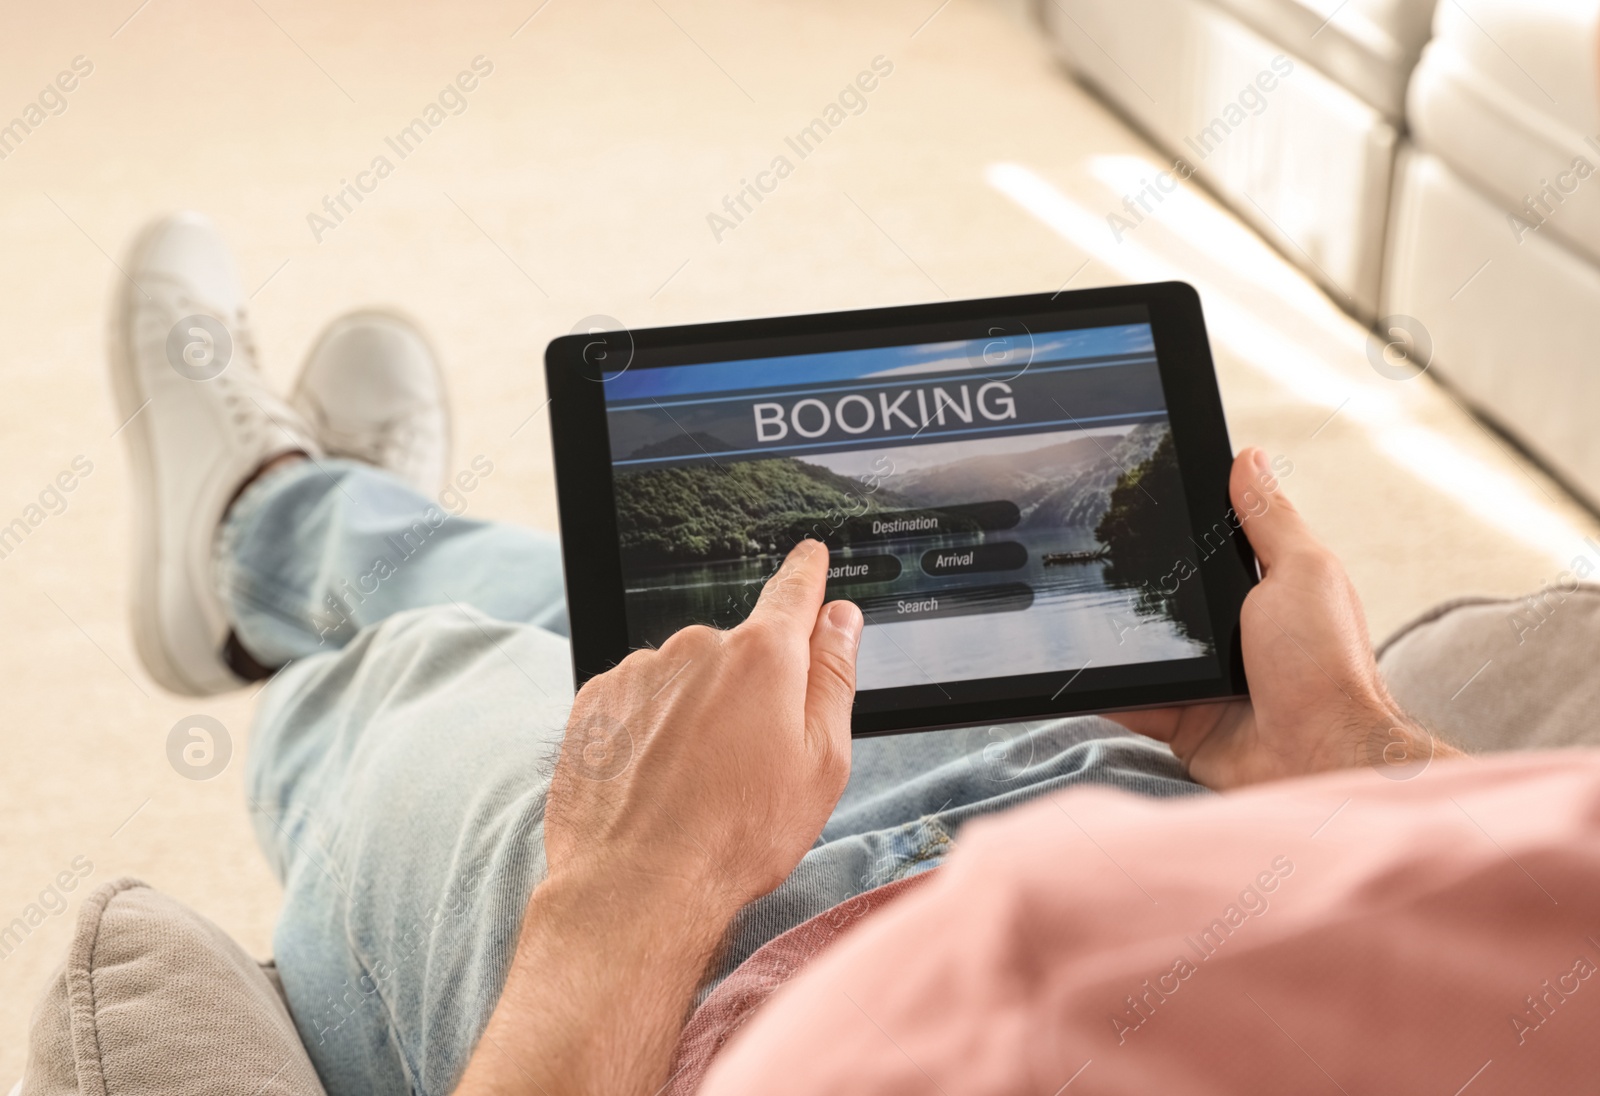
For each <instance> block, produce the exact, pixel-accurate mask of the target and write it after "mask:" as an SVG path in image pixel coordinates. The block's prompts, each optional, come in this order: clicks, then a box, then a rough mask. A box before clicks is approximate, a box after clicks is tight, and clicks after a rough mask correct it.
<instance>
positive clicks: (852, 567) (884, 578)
mask: <svg viewBox="0 0 1600 1096" xmlns="http://www.w3.org/2000/svg"><path fill="white" fill-rule="evenodd" d="M899 577H900V560H899V559H897V558H896V557H894V556H834V557H833V558H831V559H829V560H828V585H830V586H842V585H846V584H849V583H854V582H892V581H894V580H895V579H897V578H899Z"/></svg>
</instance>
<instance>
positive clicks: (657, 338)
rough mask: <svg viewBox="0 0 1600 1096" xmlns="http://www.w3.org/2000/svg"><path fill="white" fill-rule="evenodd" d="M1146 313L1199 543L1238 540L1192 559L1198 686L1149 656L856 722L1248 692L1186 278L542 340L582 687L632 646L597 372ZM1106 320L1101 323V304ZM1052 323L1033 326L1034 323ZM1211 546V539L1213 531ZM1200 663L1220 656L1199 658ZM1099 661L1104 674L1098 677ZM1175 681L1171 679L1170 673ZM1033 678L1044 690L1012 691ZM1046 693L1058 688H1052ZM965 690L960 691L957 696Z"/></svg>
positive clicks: (875, 728) (880, 729)
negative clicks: (1210, 643)
mask: <svg viewBox="0 0 1600 1096" xmlns="http://www.w3.org/2000/svg"><path fill="white" fill-rule="evenodd" d="M1141 306H1142V308H1143V309H1144V311H1145V313H1146V316H1145V318H1146V319H1147V321H1148V322H1149V324H1150V327H1151V330H1152V333H1153V336H1154V341H1155V346H1156V359H1157V363H1158V369H1159V371H1160V374H1161V382H1162V387H1163V389H1164V390H1165V393H1166V402H1167V410H1168V421H1169V424H1170V427H1171V430H1172V438H1173V444H1174V447H1175V448H1176V449H1177V451H1178V455H1179V469H1180V474H1181V477H1182V482H1183V487H1184V491H1185V493H1186V495H1187V503H1188V508H1189V513H1190V520H1191V525H1192V526H1193V531H1194V535H1195V538H1196V541H1197V543H1198V542H1199V541H1201V540H1203V539H1206V534H1207V533H1212V534H1213V535H1214V534H1215V532H1216V530H1217V529H1218V527H1219V526H1220V527H1222V528H1224V529H1226V532H1227V547H1226V548H1223V549H1219V550H1216V551H1214V552H1212V553H1210V554H1209V555H1205V554H1200V553H1197V554H1200V555H1201V558H1200V559H1199V560H1197V561H1195V562H1196V563H1197V564H1198V570H1199V574H1200V577H1201V581H1202V583H1203V584H1204V589H1205V594H1206V599H1207V602H1208V605H1209V606H1210V608H1211V616H1212V626H1213V630H1214V632H1213V634H1214V635H1215V637H1216V639H1215V644H1216V651H1217V654H1216V660H1215V666H1216V668H1217V669H1219V670H1220V672H1212V673H1208V674H1206V675H1205V676H1204V677H1202V678H1199V679H1193V680H1169V681H1165V682H1160V683H1151V682H1149V681H1148V680H1145V679H1146V678H1148V675H1149V673H1150V668H1151V667H1162V666H1167V667H1169V668H1173V669H1174V672H1177V673H1181V672H1183V667H1184V665H1185V663H1139V664H1133V665H1130V666H1120V667H1105V668H1094V667H1091V668H1090V669H1089V670H1085V671H1082V672H1081V673H1082V677H1081V679H1080V680H1081V682H1082V683H1081V685H1080V684H1079V682H1078V681H1076V680H1075V681H1072V682H1070V683H1069V684H1065V685H1063V682H1065V681H1066V679H1067V678H1068V677H1069V676H1070V675H1069V674H1068V673H1066V672H1062V673H1056V674H1036V675H1028V676H1026V677H1007V678H990V679H983V680H978V681H966V682H945V683H942V684H940V685H931V686H924V685H918V686H908V687H904V688H896V689H878V690H872V691H869V692H863V693H861V694H860V695H859V696H858V697H857V704H856V710H855V713H854V716H853V718H852V724H851V726H852V732H853V733H854V734H856V735H858V736H864V735H873V734H894V733H900V732H904V731H912V730H936V729H941V728H948V727H963V726H981V725H983V724H991V723H1006V722H1013V721H1016V720H1024V719H1038V718H1046V717H1056V716H1065V715H1078V714H1084V713H1088V712H1108V711H1125V710H1132V709H1138V708H1153V707H1166V706H1172V705H1180V704H1192V703H1202V702H1207V701H1215V700H1222V699H1230V698H1236V697H1243V696H1245V695H1247V684H1246V681H1245V673H1244V659H1243V655H1242V652H1241V649H1240V639H1239V612H1240V610H1241V608H1242V606H1243V603H1244V598H1245V596H1246V595H1247V594H1248V593H1249V591H1250V588H1251V587H1252V586H1253V585H1254V584H1255V582H1256V581H1257V572H1256V565H1255V556H1254V553H1253V552H1252V551H1251V549H1250V544H1249V541H1248V540H1247V539H1246V538H1245V535H1244V533H1243V531H1242V529H1241V528H1240V527H1239V522H1238V521H1237V520H1235V519H1233V518H1232V514H1233V510H1232V508H1231V504H1230V503H1229V499H1228V476H1229V471H1230V468H1231V465H1232V460H1233V451H1232V447H1231V444H1230V443H1229V440H1228V427H1227V421H1226V419H1225V418H1224V417H1223V412H1222V399H1221V395H1220V393H1219V392H1218V389H1217V381H1216V372H1215V368H1214V366H1213V363H1212V359H1211V348H1210V344H1209V342H1208V340H1207V337H1206V329H1205V320H1204V316H1203V313H1202V311H1201V305H1200V298H1199V295H1198V294H1197V293H1196V292H1195V290H1194V289H1193V287H1191V286H1189V285H1187V284H1186V283H1183V282H1162V283H1156V284H1150V285H1134V286H1115V287H1108V288H1103V289H1082V290H1073V291H1070V292H1062V293H1056V294H1036V295H1029V296H1020V297H999V298H992V299H987V300H972V301H953V302H950V303H945V304H926V305H906V306H900V307H893V308H873V309H863V310H860V311H853V312H835V313H821V314H816V315H806V316H782V317H776V318H771V319H756V320H734V321H730V322H724V323H708V324H691V325H685V326H679V327H656V328H646V329H643V330H636V331H630V330H618V331H609V332H596V333H588V334H584V333H579V334H574V335H566V336H563V337H561V338H558V339H555V340H553V341H552V342H551V343H550V345H549V347H548V348H547V349H546V350H545V377H546V383H547V385H548V389H547V391H548V394H549V397H550V411H551V438H552V445H553V447H554V451H555V471H556V495H557V505H558V509H559V513H560V519H561V533H562V558H563V561H564V563H565V567H566V590H567V605H568V616H569V618H570V621H571V634H572V659H573V673H574V677H575V680H576V683H577V684H578V685H579V686H582V684H583V683H584V682H585V681H587V680H588V679H589V678H591V677H593V676H595V675H596V674H599V673H603V672H605V671H606V670H608V669H610V668H611V667H612V666H615V665H616V664H617V663H618V662H620V661H621V660H622V659H623V658H624V657H626V656H627V654H628V653H629V643H628V629H627V619H626V613H625V608H624V597H623V574H622V558H621V551H620V548H619V543H618V535H617V514H616V506H615V502H614V496H613V493H612V492H613V488H612V469H611V453H610V442H609V438H608V434H607V426H606V408H605V389H604V382H603V381H602V379H601V378H602V374H605V373H614V372H617V371H618V370H619V369H621V368H624V367H626V368H629V369H649V368H656V367H660V366H668V365H679V364H688V363H691V362H709V361H728V360H738V359H745V358H756V357H764V356H773V355H777V354H796V353H808V352H815V351H819V350H846V349H859V348H864V347H872V346H896V345H903V344H909V343H918V342H935V341H941V340H948V339H957V338H971V339H984V338H991V337H993V336H994V334H995V333H996V331H997V330H998V331H1002V332H1005V333H1008V334H1014V333H1017V332H1020V331H1023V330H1025V329H1028V328H1031V329H1033V330H1039V331H1043V330H1062V329H1067V328H1075V327H1089V326H1098V325H1100V324H1104V323H1108V322H1117V320H1118V317H1117V315H1116V314H1117V313H1119V312H1121V313H1124V316H1123V317H1122V318H1124V319H1125V318H1126V316H1127V315H1128V313H1127V310H1128V309H1130V308H1139V307H1141ZM1096 313H1101V314H1109V316H1107V315H1101V316H1099V317H1097V316H1096V315H1095V314H1096ZM1041 320H1042V321H1043V322H1044V324H1046V325H1052V324H1053V325H1054V326H1053V327H1051V326H1038V327H1034V326H1033V322H1037V321H1041ZM1206 543H1208V544H1209V543H1210V541H1209V540H1206ZM1194 661H1195V662H1200V661H1210V660H1198V659H1197V660H1194ZM1097 670H1098V672H1096V671H1097ZM1168 676H1171V675H1168ZM1033 686H1037V687H1038V692H1037V694H1036V695H1031V696H1029V695H1025V696H1020V697H1019V696H1016V695H1006V694H1014V693H1015V692H1016V691H1017V690H1018V689H1028V688H1031V687H1033ZM1048 688H1055V689H1058V691H1057V692H1055V694H1054V695H1053V696H1047V695H1046V691H1047V689H1048ZM952 690H954V692H952Z"/></svg>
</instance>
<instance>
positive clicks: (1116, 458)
mask: <svg viewBox="0 0 1600 1096" xmlns="http://www.w3.org/2000/svg"><path fill="white" fill-rule="evenodd" d="M1166 435H1167V425H1166V423H1143V424H1141V425H1139V426H1135V427H1134V428H1133V429H1132V430H1130V431H1128V432H1127V433H1126V434H1124V435H1123V436H1122V437H1120V438H1118V437H1112V436H1099V435H1097V436H1091V437H1080V438H1074V439H1072V440H1071V441H1067V442H1062V443H1061V444H1060V445H1051V446H1047V447H1045V448H1043V449H1033V450H1028V451H1026V452H1022V453H998V454H991V455H987V456H979V457H968V458H966V459H964V460H959V461H953V462H951V463H949V464H941V465H938V466H936V467H933V468H925V469H920V470H918V471H916V472H908V473H905V474H903V475H900V476H896V477H894V478H893V479H892V480H891V481H890V483H891V485H892V486H893V487H894V489H895V491H896V492H898V493H899V494H901V495H904V496H906V497H907V498H909V499H911V500H912V501H913V502H915V503H917V504H918V505H922V506H940V505H944V506H948V505H950V504H952V503H958V502H978V501H983V500H987V499H1010V500H1011V501H1013V502H1015V503H1016V504H1017V505H1018V507H1020V508H1021V510H1022V526H1021V527H1022V528H1024V529H1040V528H1047V529H1081V530H1084V531H1085V532H1087V533H1091V534H1092V532H1093V530H1094V527H1095V525H1096V523H1098V522H1099V520H1100V518H1101V516H1102V515H1104V514H1105V512H1106V508H1107V507H1109V506H1110V505H1111V492H1112V490H1114V489H1115V488H1116V486H1117V479H1118V477H1120V476H1122V475H1123V474H1125V473H1126V472H1127V471H1128V470H1130V469H1132V468H1134V467H1136V466H1137V465H1139V464H1141V463H1142V462H1144V461H1145V460H1147V459H1149V457H1150V455H1151V454H1152V453H1154V452H1155V450H1156V446H1157V445H1159V444H1160V443H1161V439H1162V438H1163V437H1165V436H1166Z"/></svg>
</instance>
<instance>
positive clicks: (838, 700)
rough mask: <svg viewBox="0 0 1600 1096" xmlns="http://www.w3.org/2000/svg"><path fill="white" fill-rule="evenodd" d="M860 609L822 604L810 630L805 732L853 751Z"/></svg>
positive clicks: (838, 602) (860, 621)
mask: <svg viewBox="0 0 1600 1096" xmlns="http://www.w3.org/2000/svg"><path fill="white" fill-rule="evenodd" d="M861 625H862V620H861V610H860V609H859V608H857V607H856V606H855V605H854V604H853V603H851V602H848V601H835V602H831V603H829V604H827V605H824V606H823V607H822V611H821V612H820V613H818V614H817V623H816V626H815V627H814V628H812V630H811V674H810V676H809V677H808V678H807V680H806V733H807V734H808V735H810V736H812V737H814V738H816V739H831V740H832V741H833V744H834V746H835V747H837V748H840V749H842V750H844V752H845V755H846V756H849V752H850V705H851V704H852V703H854V701H855V697H856V649H857V648H858V647H859V646H860V643H861Z"/></svg>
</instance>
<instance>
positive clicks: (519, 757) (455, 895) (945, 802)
mask: <svg viewBox="0 0 1600 1096" xmlns="http://www.w3.org/2000/svg"><path fill="white" fill-rule="evenodd" d="M216 563H217V569H216V570H217V581H218V588H219V592H220V593H221V595H222V596H223V598H224V599H225V602H226V604H227V605H228V606H229V610H230V616H231V619H232V621H233V624H234V627H235V630H236V632H237V635H238V637H239V639H240V641H241V642H242V644H243V646H244V647H245V649H246V650H248V651H249V652H251V653H252V654H254V655H255V656H256V658H257V659H258V660H260V661H261V662H263V663H266V664H267V665H279V664H284V663H287V665H286V667H285V668H284V669H283V670H282V671H281V672H279V673H278V675H277V676H276V678H274V680H273V681H272V682H271V684H270V685H269V686H268V687H267V689H266V690H265V692H264V694H263V700H262V703H261V706H260V710H259V712H258V714H257V716H256V722H255V727H254V730H253V732H252V737H251V742H250V750H249V760H248V770H247V789H248V795H249V800H250V810H251V815H252V818H253V820H254V824H255V827H256V832H257V834H258V836H259V839H260V841H261V845H262V848H263V849H264V850H265V851H266V855H267V857H268V859H269V860H270V861H271V863H272V866H273V868H274V870H275V871H276V872H277V874H278V876H279V878H280V879H281V880H282V882H283V887H284V905H283V913H282V916H281V918H280V920H279V922H278V926H277V930H276V933H275V938H274V949H275V951H276V958H277V963H278V970H279V973H280V975H281V976H282V979H283V986H284V990H285V992H286V994H287V996H288V1000H289V1006H290V1010H291V1011H292V1013H293V1015H294V1020H295V1023H296V1025H297V1026H298V1028H299V1031H300V1034H301V1036H302V1038H303V1039H304V1041H305V1044H306V1047H307V1049H308V1050H309V1052H310V1054H311V1059H312V1061H313V1062H314V1063H315V1064H316V1067H317V1071H318V1073H319V1074H321V1077H322V1080H323V1083H324V1084H325V1085H326V1087H327V1090H328V1092H329V1093H330V1094H331V1096H345V1094H347V1093H348V1094H355V1093H363V1094H365V1093H372V1092H378V1093H402V1092H417V1093H426V1094H429V1096H443V1094H444V1093H447V1092H449V1091H450V1089H451V1088H452V1086H453V1085H454V1084H455V1083H456V1081H457V1079H458V1078H459V1077H460V1074H461V1071H462V1070H463V1069H464V1068H465V1066H466V1062H467V1059H468V1057H469V1056H470V1054H471V1052H472V1049H473V1046H474V1044H475V1042H476V1040H477V1038H478V1036H479V1034H480V1033H481V1032H482V1030H483V1028H484V1025H485V1023H486V1022H487V1020H488V1017H489V1014H490V1012H491V1011H492V1010H493V1008H494V1006H495V1002H496V1000H497V999H498V997H499V994H500V989H501V986H502V985H503V984H504V980H505V976H506V972H507V968H508V966H509V964H510V961H511V957H512V953H513V950H514V947H515V944H516V940H517V935H518V931H519V928H520V925H521V921H522V916H523V911H524V909H525V907H526V905H527V901H528V896H529V893H530V892H531V891H532V889H533V887H534V886H535V884H537V883H538V882H539V880H540V879H541V878H543V876H544V872H545V857H544V842H543V830H542V819H543V809H544V797H545V791H546V789H547V787H548V786H549V781H550V774H551V771H552V768H553V766H554V764H555V760H556V756H557V754H558V752H559V750H560V746H561V739H562V732H563V727H564V725H565V722H566V718H567V714H568V711H569V709H570V707H571V703H572V663H571V656H570V652H569V650H568V645H567V640H566V610H565V605H564V602H563V594H562V576H561V557H560V551H559V546H558V544H557V542H556V541H555V540H554V539H553V538H551V537H548V536H544V535H541V534H538V533H534V532H530V531H528V530H526V529H519V528H516V527H513V526H509V525H499V524H493V523H489V522H482V521H476V520H469V519H468V518H466V517H464V516H459V515H451V514H447V513H446V512H445V511H444V510H443V509H441V508H440V507H438V506H436V505H433V504H431V503H430V500H428V499H426V498H424V497H422V496H420V495H418V494H416V493H415V492H414V491H412V490H411V489H410V488H408V487H407V486H405V485H404V484H402V483H400V482H399V481H398V480H396V479H394V478H392V477H390V476H388V475H385V474H384V473H382V472H380V471H377V470H375V469H373V468H370V467H367V466H364V465H358V464H354V463H348V462H341V461H326V462H322V463H321V464H312V463H309V462H306V463H301V464H297V465H293V466H290V467H287V468H284V469H281V470H279V471H277V472H275V473H273V474H271V475H269V476H268V477H266V478H265V479H263V480H261V481H260V482H258V483H256V484H255V485H253V486H252V487H251V488H250V489H249V490H248V491H247V492H246V493H245V494H244V496H243V497H242V498H241V499H240V500H239V502H238V504H237V505H236V506H235V507H234V509H233V511H232V513H231V514H230V516H229V518H228V520H227V521H226V523H225V524H224V527H223V529H222V530H221V532H220V534H219V536H218V540H217V559H216ZM751 732H752V733H760V728H751ZM851 764H852V770H851V777H850V784H849V787H848V788H847V789H846V791H845V793H844V796H843V798H842V799H841V800H840V802H839V805H838V808H837V809H836V810H835V812H834V814H833V817H832V818H831V819H830V820H829V822H828V824H827V827H826V829H825V830H824V831H823V834H822V837H821V838H820V839H819V841H818V842H817V845H816V847H815V848H813V849H812V850H811V851H810V852H809V853H807V855H806V857H805V859H804V860H802V861H801V863H800V866H799V867H798V868H796V869H795V872H794V874H793V875H791V876H790V877H789V879H788V880H787V881H786V882H785V883H784V884H783V885H782V886H780V887H779V888H778V889H777V890H776V891H774V892H773V893H772V894H770V895H768V896H766V897H765V898H763V899H761V900H759V901H757V902H755V903H752V904H751V905H750V906H748V907H747V908H746V909H745V910H744V911H743V912H742V913H741V915H740V917H739V919H738V921H737V923H736V924H735V926H734V929H733V934H732V946H731V947H730V948H729V949H728V952H727V954H726V955H725V957H724V958H723V959H722V960H721V964H720V969H719V970H717V971H716V972H714V975H715V976H714V978H713V979H712V983H711V984H714V983H715V981H716V980H717V979H720V978H721V977H723V976H725V975H726V974H727V973H728V971H730V970H732V969H733V967H734V966H736V965H737V964H738V963H739V962H741V961H742V960H743V959H744V958H745V957H746V956H748V955H749V954H750V953H751V952H753V951H754V950H755V949H756V948H758V947H760V946H761V945H762V944H763V943H765V942H766V941H768V940H770V939H772V938H773V937H774V936H776V935H778V934H779V933H780V932H783V931H784V930H786V929H788V928H791V927H793V926H794V925H797V924H799V923H800V922H802V921H804V920H806V919H807V918H809V917H812V916H813V915H815V914H818V913H821V912H823V911H825V910H827V909H829V908H831V907H832V906H834V905H836V904H838V903H839V902H842V901H844V900H846V899H848V898H851V897H853V896H855V895H857V894H860V893H862V892H863V891H866V890H868V889H870V888H872V887H875V886H878V885H881V884H883V883H887V882H891V881H893V880H896V879H900V878H902V877H905V876H908V875H912V874H916V873H918V872H921V871H926V870H928V869H929V868H931V867H933V866H934V865H936V864H938V863H939V862H940V860H941V859H942V858H943V856H944V855H945V853H946V852H947V851H948V850H949V849H950V848H951V847H952V846H953V845H954V844H955V843H956V841H957V840H958V839H959V837H960V831H961V827H962V826H963V825H964V824H965V823H966V822H967V821H968V820H970V819H972V818H975V817H977V816H979V815H984V814H992V813H995V812H997V811H1002V810H1006V809H1008V808H1010V807H1013V806H1015V805H1017V804H1019V803H1023V802H1025V801H1027V800H1030V799H1033V798H1035V797H1037V796H1040V795H1043V794H1045V793H1047V792H1051V791H1056V790H1059V789H1062V788H1065V787H1069V786H1072V785H1077V784H1102V785H1112V786H1115V787H1119V788H1124V789H1127V790H1130V791H1134V792H1139V793H1142V794H1146V795H1157V796H1173V795H1187V794H1192V793H1195V792H1197V791H1199V790H1200V789H1199V788H1198V787H1197V786H1196V785H1195V784H1193V783H1191V782H1190V781H1189V780H1188V779H1187V778H1186V777H1185V776H1184V775H1183V772H1182V770H1181V768H1180V767H1179V765H1178V764H1177V762H1176V760H1175V759H1174V758H1173V757H1172V755H1171V753H1170V752H1168V751H1167V750H1166V748H1165V747H1162V746H1158V745H1156V744H1154V743H1151V742H1148V741H1145V740H1143V739H1140V738H1136V737H1133V736H1131V735H1128V734H1127V733H1126V732H1124V731H1122V730H1121V729H1120V728H1119V727H1117V726H1116V725H1114V724H1111V723H1108V722H1106V721H1104V720H1100V719H1095V718H1082V719H1069V720H1058V721H1054V722H1049V723H1043V724H1033V725H1021V724H1017V725H1011V726H1009V727H995V728H982V729H976V730H967V731H944V732H937V733H927V734H915V735H904V736H897V737H890V738H877V739H864V740H861V741H858V742H856V743H855V744H854V748H853V750H852V761H851ZM708 989H709V987H708Z"/></svg>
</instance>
